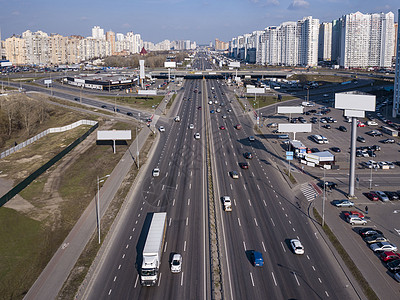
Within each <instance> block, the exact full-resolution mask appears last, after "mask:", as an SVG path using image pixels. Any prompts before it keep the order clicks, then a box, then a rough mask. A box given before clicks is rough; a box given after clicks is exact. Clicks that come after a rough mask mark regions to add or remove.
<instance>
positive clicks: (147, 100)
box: [98, 96, 164, 110]
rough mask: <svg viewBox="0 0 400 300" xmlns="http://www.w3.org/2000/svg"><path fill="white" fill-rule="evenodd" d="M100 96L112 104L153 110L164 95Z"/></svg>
mask: <svg viewBox="0 0 400 300" xmlns="http://www.w3.org/2000/svg"><path fill="white" fill-rule="evenodd" d="M98 98H99V99H100V100H106V101H108V102H109V103H110V104H114V103H117V105H124V106H128V107H132V108H138V109H147V110H151V109H154V108H156V107H157V106H158V105H159V104H160V102H161V101H162V100H163V99H164V96H124V97H122V96H100V97H98Z"/></svg>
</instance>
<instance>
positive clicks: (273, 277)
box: [271, 272, 278, 286]
mask: <svg viewBox="0 0 400 300" xmlns="http://www.w3.org/2000/svg"><path fill="white" fill-rule="evenodd" d="M271 274H272V279H273V280H274V283H275V286H278V284H277V283H276V280H275V275H274V272H271Z"/></svg>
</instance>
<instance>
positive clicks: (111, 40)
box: [106, 30, 115, 55]
mask: <svg viewBox="0 0 400 300" xmlns="http://www.w3.org/2000/svg"><path fill="white" fill-rule="evenodd" d="M106 41H107V42H109V43H110V47H111V54H112V55H114V54H115V32H113V31H111V30H109V31H107V32H106Z"/></svg>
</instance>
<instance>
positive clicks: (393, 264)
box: [386, 259, 400, 272]
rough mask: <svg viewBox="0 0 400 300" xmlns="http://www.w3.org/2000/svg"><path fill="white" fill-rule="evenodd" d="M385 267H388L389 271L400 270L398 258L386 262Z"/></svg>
mask: <svg viewBox="0 0 400 300" xmlns="http://www.w3.org/2000/svg"><path fill="white" fill-rule="evenodd" d="M386 267H387V268H388V270H389V271H390V272H398V271H400V259H395V260H392V261H389V262H388V263H387V264H386Z"/></svg>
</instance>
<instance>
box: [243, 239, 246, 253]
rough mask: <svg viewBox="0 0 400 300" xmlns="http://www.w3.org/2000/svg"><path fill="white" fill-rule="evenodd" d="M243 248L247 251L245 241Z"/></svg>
mask: <svg viewBox="0 0 400 300" xmlns="http://www.w3.org/2000/svg"><path fill="white" fill-rule="evenodd" d="M243 248H244V251H246V242H245V241H243Z"/></svg>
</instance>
